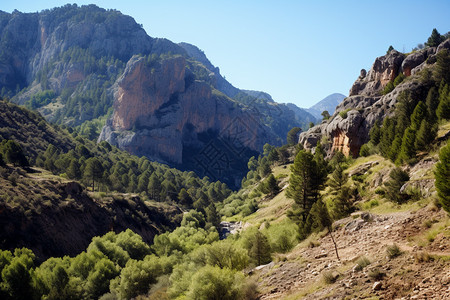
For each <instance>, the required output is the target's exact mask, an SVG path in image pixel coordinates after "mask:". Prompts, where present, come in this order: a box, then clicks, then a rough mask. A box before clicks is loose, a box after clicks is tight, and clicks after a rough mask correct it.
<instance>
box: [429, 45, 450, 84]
mask: <svg viewBox="0 0 450 300" xmlns="http://www.w3.org/2000/svg"><path fill="white" fill-rule="evenodd" d="M448 70H450V51H449V50H448V49H442V50H441V51H439V53H437V54H436V67H435V68H434V73H433V75H434V77H435V80H436V81H437V82H440V81H441V80H442V81H443V82H444V83H446V84H450V72H449V71H448Z"/></svg>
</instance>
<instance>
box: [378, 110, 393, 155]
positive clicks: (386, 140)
mask: <svg viewBox="0 0 450 300" xmlns="http://www.w3.org/2000/svg"><path fill="white" fill-rule="evenodd" d="M394 139H395V122H394V120H392V119H391V118H389V117H386V118H384V120H383V127H382V130H381V138H380V152H381V155H383V156H384V157H389V152H390V149H391V146H392V142H393V141H394Z"/></svg>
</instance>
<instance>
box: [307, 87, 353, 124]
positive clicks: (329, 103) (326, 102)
mask: <svg viewBox="0 0 450 300" xmlns="http://www.w3.org/2000/svg"><path fill="white" fill-rule="evenodd" d="M344 98H345V96H344V95H342V94H339V93H334V94H331V95H328V96H326V97H325V98H323V99H322V100H320V101H319V102H317V103H316V104H314V105H313V106H311V107H310V108H307V109H305V110H306V111H307V112H309V113H310V114H312V115H313V116H314V117H316V118H317V119H318V120H322V119H323V116H322V112H323V111H325V110H326V111H328V113H329V114H330V115H332V114H333V113H334V111H335V109H336V106H338V105H339V103H341V102H342V100H344Z"/></svg>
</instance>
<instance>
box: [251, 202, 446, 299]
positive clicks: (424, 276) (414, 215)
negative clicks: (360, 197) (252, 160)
mask: <svg viewBox="0 0 450 300" xmlns="http://www.w3.org/2000/svg"><path fill="white" fill-rule="evenodd" d="M363 217H365V219H363V218H362V217H360V216H354V217H349V218H346V219H343V220H340V221H338V222H336V223H335V224H334V225H335V227H336V229H335V230H334V232H333V236H334V238H335V240H336V242H337V244H338V250H339V256H340V257H341V261H340V262H339V261H338V260H337V258H336V254H335V252H334V246H333V244H332V240H331V238H330V236H329V235H326V236H325V237H323V238H321V239H320V240H319V242H320V245H319V246H317V247H314V248H298V249H294V250H293V251H292V252H291V253H290V254H289V255H288V256H287V257H286V261H284V262H279V263H276V264H273V266H272V267H271V266H270V265H269V266H268V267H266V268H263V269H262V270H261V271H260V273H259V276H260V290H261V291H263V295H262V296H261V299H262V300H267V299H282V298H285V297H286V296H288V295H291V294H292V295H296V296H292V297H293V299H296V298H302V296H304V297H305V298H306V299H323V298H329V299H343V298H346V297H347V298H348V299H353V298H360V297H361V299H364V298H367V297H379V298H380V299H397V298H399V299H401V298H402V297H403V298H404V299H428V298H429V297H431V298H429V299H450V263H449V262H448V261H442V260H434V261H429V262H418V261H417V258H415V257H417V256H418V255H420V253H421V252H426V253H428V254H429V255H439V256H450V240H449V234H446V235H444V234H439V235H438V236H437V237H436V238H435V240H434V241H433V242H432V243H430V244H429V245H427V246H424V247H419V246H415V245H414V244H415V243H414V242H412V239H413V238H414V237H415V236H416V237H417V236H418V235H420V234H422V233H423V232H424V231H426V230H427V227H426V226H425V225H424V223H425V222H426V221H428V220H439V219H443V218H445V213H444V212H443V211H442V210H441V211H433V210H431V209H429V208H422V209H419V210H418V211H416V212H409V211H406V212H396V213H390V214H386V215H364V214H363ZM447 230H449V231H450V228H447ZM394 243H396V244H397V245H398V246H399V247H400V249H401V250H402V251H403V252H404V253H403V254H402V255H401V256H400V257H398V258H395V259H391V260H390V259H388V258H387V255H386V246H387V245H392V244H394ZM362 255H364V256H366V257H367V258H369V260H370V261H371V264H370V265H369V266H368V267H366V268H365V269H364V270H363V271H359V272H355V271H354V270H353V267H354V266H355V265H356V263H355V261H356V260H357V258H358V257H359V256H362ZM374 268H378V269H380V270H382V271H383V272H384V273H386V276H385V277H384V278H383V279H382V280H380V282H381V283H382V288H381V289H379V290H377V291H374V290H373V289H372V287H373V284H374V280H371V278H370V276H368V273H370V270H372V269H374ZM326 271H330V272H335V273H336V275H339V278H338V280H337V282H336V283H334V284H331V285H326V284H323V283H322V286H325V287H324V288H320V286H321V285H320V283H319V282H320V280H321V279H322V277H323V275H322V274H323V273H324V272H326ZM316 287H317V288H316ZM315 290H317V291H315ZM302 291H303V293H304V295H302ZM416 296H417V297H416Z"/></svg>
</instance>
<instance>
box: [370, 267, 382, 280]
mask: <svg viewBox="0 0 450 300" xmlns="http://www.w3.org/2000/svg"><path fill="white" fill-rule="evenodd" d="M367 275H369V277H370V278H371V279H372V280H376V281H378V280H381V279H383V277H384V276H386V273H385V272H383V271H381V270H380V269H379V268H375V269H372V270H370V271H369V273H368V274H367Z"/></svg>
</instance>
